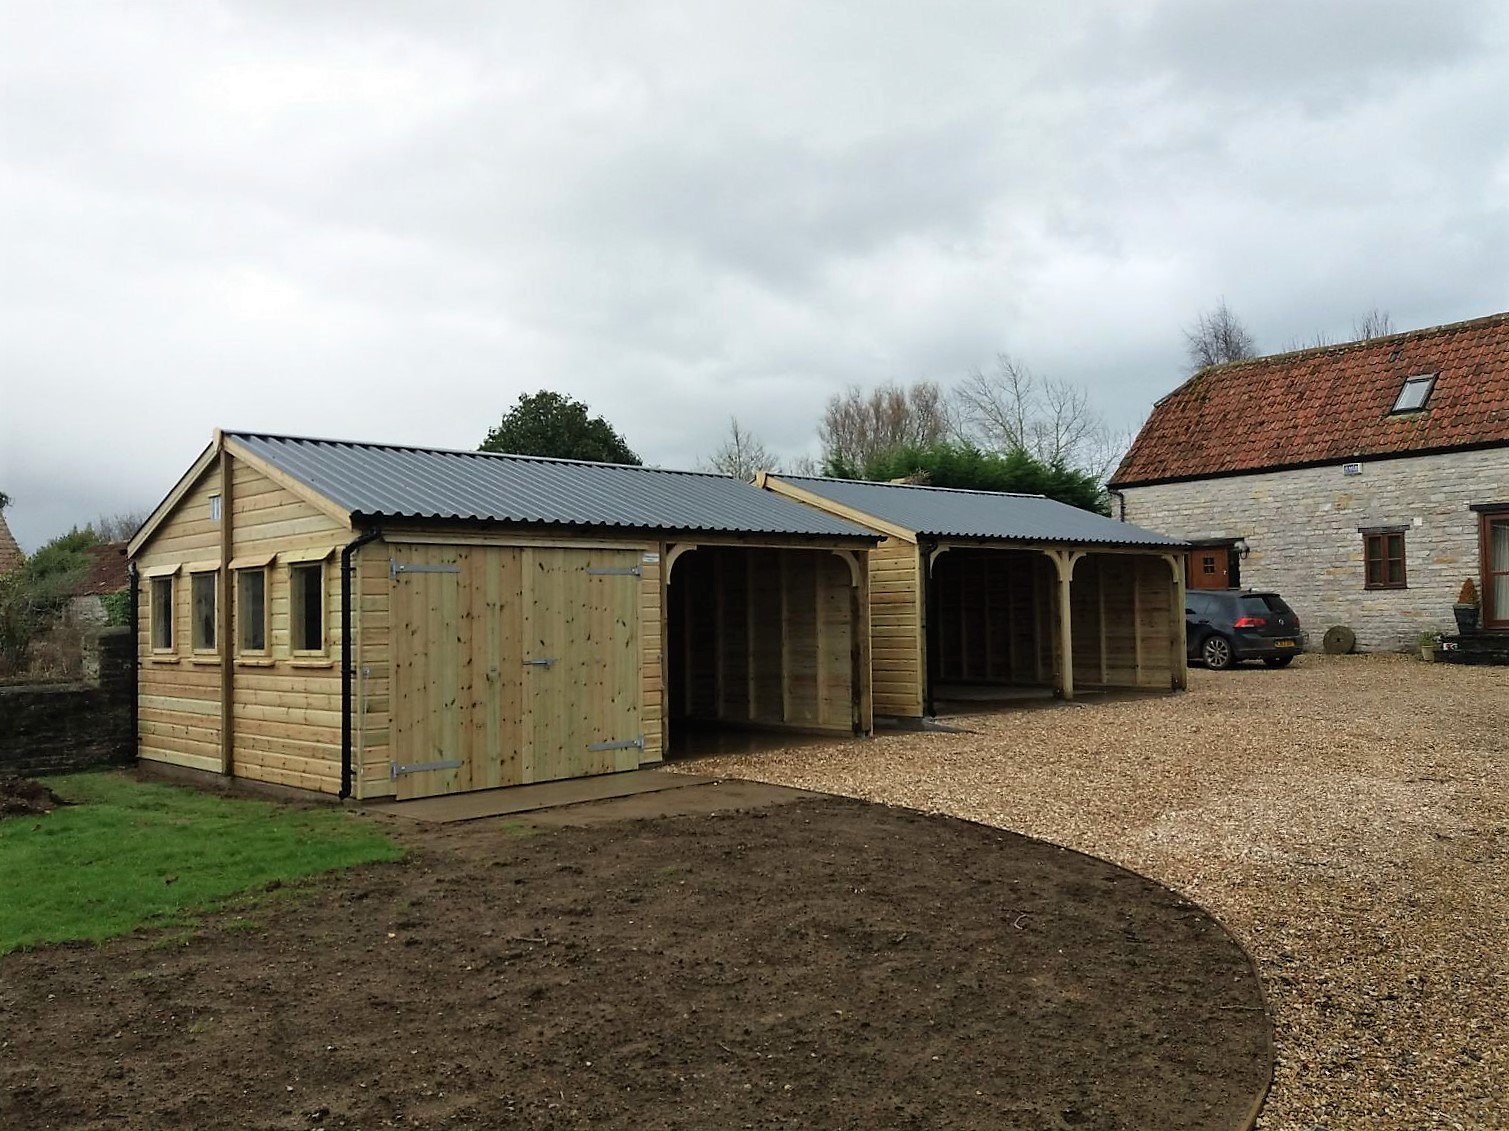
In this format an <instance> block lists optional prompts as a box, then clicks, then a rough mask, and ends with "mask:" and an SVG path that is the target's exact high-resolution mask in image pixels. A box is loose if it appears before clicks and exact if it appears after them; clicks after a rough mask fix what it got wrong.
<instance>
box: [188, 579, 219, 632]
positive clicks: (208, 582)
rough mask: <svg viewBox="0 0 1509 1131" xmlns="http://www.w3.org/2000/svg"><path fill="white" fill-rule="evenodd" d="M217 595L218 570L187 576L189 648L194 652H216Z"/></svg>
mask: <svg viewBox="0 0 1509 1131" xmlns="http://www.w3.org/2000/svg"><path fill="white" fill-rule="evenodd" d="M219 593H220V571H219V570H218V569H210V570H197V571H195V572H193V573H190V574H189V617H190V626H191V629H192V631H191V632H190V647H192V648H193V649H194V651H196V652H214V651H216V645H217V643H218V640H217V631H216V626H217V623H218V619H219V613H220V610H219Z"/></svg>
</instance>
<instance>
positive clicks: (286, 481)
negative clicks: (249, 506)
mask: <svg viewBox="0 0 1509 1131" xmlns="http://www.w3.org/2000/svg"><path fill="white" fill-rule="evenodd" d="M224 443H225V450H226V451H228V452H230V454H231V455H233V456H235V457H236V458H237V459H239V460H243V461H245V463H246V464H247V465H248V466H250V467H253V468H255V469H256V470H257V471H258V472H259V473H260V474H262V475H265V476H267V478H269V479H271V480H272V481H273V482H274V483H276V484H277V485H278V486H279V487H282V488H284V489H285V490H287V491H291V492H292V493H293V494H295V495H297V496H298V497H299V498H300V499H303V500H304V502H306V503H308V504H309V505H310V506H312V507H313V508H314V509H315V510H317V511H319V512H320V513H321V514H323V515H325V516H327V517H328V518H332V519H334V520H335V521H336V522H338V523H340V524H341V525H342V526H344V527H347V528H348V529H349V528H350V527H351V525H352V523H351V512H350V511H348V510H345V509H343V508H342V507H341V506H339V505H338V504H337V503H335V502H334V501H332V500H331V499H329V498H327V497H326V496H324V495H322V494H320V493H319V492H318V491H316V490H315V489H314V488H313V487H311V486H309V484H307V483H305V482H303V481H302V480H300V479H296V478H295V477H294V476H292V475H289V474H288V472H286V471H284V470H283V469H282V468H279V467H276V466H274V465H273V464H271V463H269V462H268V461H267V460H265V459H263V458H262V457H261V456H259V455H257V454H256V453H255V452H253V451H252V450H251V449H250V448H248V447H246V445H244V444H241V443H238V442H237V441H236V440H235V439H234V438H232V437H227V438H226V439H225V441H224Z"/></svg>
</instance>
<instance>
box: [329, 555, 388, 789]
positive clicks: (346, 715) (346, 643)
mask: <svg viewBox="0 0 1509 1131" xmlns="http://www.w3.org/2000/svg"><path fill="white" fill-rule="evenodd" d="M381 536H382V530H381V529H379V528H378V527H375V526H374V527H372V529H370V530H364V531H362V533H360V534H358V535H357V536H356V537H355V538H353V539H352V540H351V541H349V542H347V543H346V544H345V546H343V547H341V791H340V794H339V795H338V796H339V797H340V798H341V800H343V801H344V800H345V799H346V798H348V797H350V796H351V729H352V728H351V707H352V700H353V698H354V697H353V696H352V694H351V678H352V677H353V676H354V675H355V674H356V671H355V669H354V668H353V667H352V663H351V660H352V649H351V589H352V585H351V558H352V556H353V555H354V554H355V553H356V551H357V550H359V549H361V548H362V547H363V546H365V545H366V544H367V543H368V542H371V541H374V540H375V539H377V538H380V537H381Z"/></svg>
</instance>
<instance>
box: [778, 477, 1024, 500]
mask: <svg viewBox="0 0 1509 1131" xmlns="http://www.w3.org/2000/svg"><path fill="white" fill-rule="evenodd" d="M771 474H772V475H774V476H775V477H776V478H777V479H788V480H796V479H804V480H806V481H807V482H809V483H859V484H863V485H864V486H866V487H900V488H903V489H905V490H912V491H952V492H953V493H954V494H956V495H1005V496H1006V497H1008V498H1012V499H1046V498H1048V496H1047V495H1043V494H1039V493H1037V492H1034V491H987V490H985V489H983V488H980V487H935V486H933V485H932V484H931V483H889V482H887V481H885V480H883V479H840V478H838V477H837V476H834V475H782V474H781V473H780V472H771Z"/></svg>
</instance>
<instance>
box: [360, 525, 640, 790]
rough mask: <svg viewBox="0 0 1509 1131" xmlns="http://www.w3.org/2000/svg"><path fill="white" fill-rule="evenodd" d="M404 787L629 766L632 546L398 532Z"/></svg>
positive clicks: (636, 747)
mask: <svg viewBox="0 0 1509 1131" xmlns="http://www.w3.org/2000/svg"><path fill="white" fill-rule="evenodd" d="M389 572H390V577H391V579H392V581H391V610H390V615H391V624H392V631H393V637H392V639H393V655H392V662H393V702H392V712H393V718H392V725H393V735H392V749H393V774H394V778H395V780H396V783H397V789H398V796H399V798H400V799H404V798H411V797H430V796H434V795H436V794H443V793H457V792H461V791H463V790H472V789H489V788H494V787H497V786H505V785H522V784H524V783H526V782H540V781H554V780H557V779H561V778H572V777H585V776H587V775H589V774H601V773H611V772H613V771H616V770H625V769H634V768H635V767H637V766H638V765H639V761H640V754H641V751H642V748H643V742H644V737H643V734H642V731H641V726H640V717H639V716H640V706H639V700H640V649H639V604H640V601H639V589H640V585H639V583H640V577H639V574H640V552H639V551H638V550H617V549H558V548H543V547H520V546H440V545H417V544H416V545H401V544H400V545H394V546H393V548H392V561H391V565H390V571H389Z"/></svg>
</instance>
